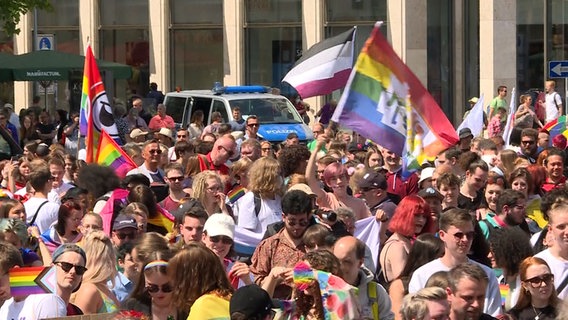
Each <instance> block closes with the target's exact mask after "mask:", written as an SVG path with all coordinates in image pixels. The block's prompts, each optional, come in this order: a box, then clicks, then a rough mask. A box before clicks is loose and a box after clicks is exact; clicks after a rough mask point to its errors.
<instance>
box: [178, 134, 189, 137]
mask: <svg viewBox="0 0 568 320" xmlns="http://www.w3.org/2000/svg"><path fill="white" fill-rule="evenodd" d="M177 137H178V138H185V137H187V136H186V135H185V134H183V135H182V134H178V135H177Z"/></svg>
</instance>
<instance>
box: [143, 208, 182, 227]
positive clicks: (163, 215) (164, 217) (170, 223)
mask: <svg viewBox="0 0 568 320" xmlns="http://www.w3.org/2000/svg"><path fill="white" fill-rule="evenodd" d="M156 210H157V211H158V212H157V215H156V216H155V217H154V218H150V217H148V224H153V225H155V226H158V227H164V228H165V229H166V230H168V232H172V231H173V230H174V221H175V220H176V219H175V217H174V216H173V215H172V214H171V213H169V212H168V211H167V210H165V209H164V208H162V207H160V206H157V208H156Z"/></svg>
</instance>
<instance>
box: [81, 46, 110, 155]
mask: <svg viewBox="0 0 568 320" xmlns="http://www.w3.org/2000/svg"><path fill="white" fill-rule="evenodd" d="M102 129H104V130H105V131H106V132H107V133H108V134H109V135H110V136H111V137H112V138H113V139H115V140H117V141H120V138H119V136H118V129H117V128H116V124H115V123H114V118H113V115H112V109H111V106H110V103H109V102H108V97H107V94H106V91H105V86H104V84H103V82H102V80H101V74H100V72H99V67H98V66H97V61H96V60H95V57H94V55H93V51H92V50H91V46H90V45H88V46H87V49H86V52H85V67H84V69H83V90H82V94H81V110H80V115H79V130H80V132H81V137H85V147H86V149H87V156H86V159H85V160H86V161H87V163H92V162H95V160H96V155H97V144H96V143H97V142H98V141H99V135H100V133H101V130H102Z"/></svg>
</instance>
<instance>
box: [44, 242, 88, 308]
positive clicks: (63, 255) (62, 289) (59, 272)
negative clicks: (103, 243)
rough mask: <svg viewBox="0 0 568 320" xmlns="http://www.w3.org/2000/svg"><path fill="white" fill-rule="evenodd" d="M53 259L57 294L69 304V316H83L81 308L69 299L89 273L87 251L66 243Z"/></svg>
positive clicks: (54, 254) (57, 250) (58, 249)
mask: <svg viewBox="0 0 568 320" xmlns="http://www.w3.org/2000/svg"><path fill="white" fill-rule="evenodd" d="M52 259H53V266H54V268H56V269H55V278H56V282H57V287H56V293H57V295H58V296H59V297H60V298H61V299H63V301H64V302H65V303H66V304H67V315H68V316H71V315H81V314H83V312H82V311H81V309H79V307H77V306H76V305H74V304H72V303H70V302H69V299H70V298H71V293H73V291H75V290H76V289H77V288H78V287H79V285H80V284H81V281H82V280H83V274H85V272H86V271H87V268H85V265H86V263H87V256H86V254H85V251H83V249H81V247H79V246H78V245H76V244H71V243H66V244H63V245H61V246H60V247H59V248H57V249H56V250H55V251H54V252H53V256H52Z"/></svg>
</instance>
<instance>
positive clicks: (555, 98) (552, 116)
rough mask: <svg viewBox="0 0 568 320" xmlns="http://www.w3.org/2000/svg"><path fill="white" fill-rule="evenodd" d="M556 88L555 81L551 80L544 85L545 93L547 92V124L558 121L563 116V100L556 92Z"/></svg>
mask: <svg viewBox="0 0 568 320" xmlns="http://www.w3.org/2000/svg"><path fill="white" fill-rule="evenodd" d="M555 87H556V82H555V81H554V80H549V81H546V82H545V83H544V91H546V97H545V107H546V108H545V110H546V122H550V121H553V120H556V119H557V118H558V117H560V116H561V115H562V109H563V106H562V98H561V97H560V95H559V94H558V92H556V91H554V89H555Z"/></svg>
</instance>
